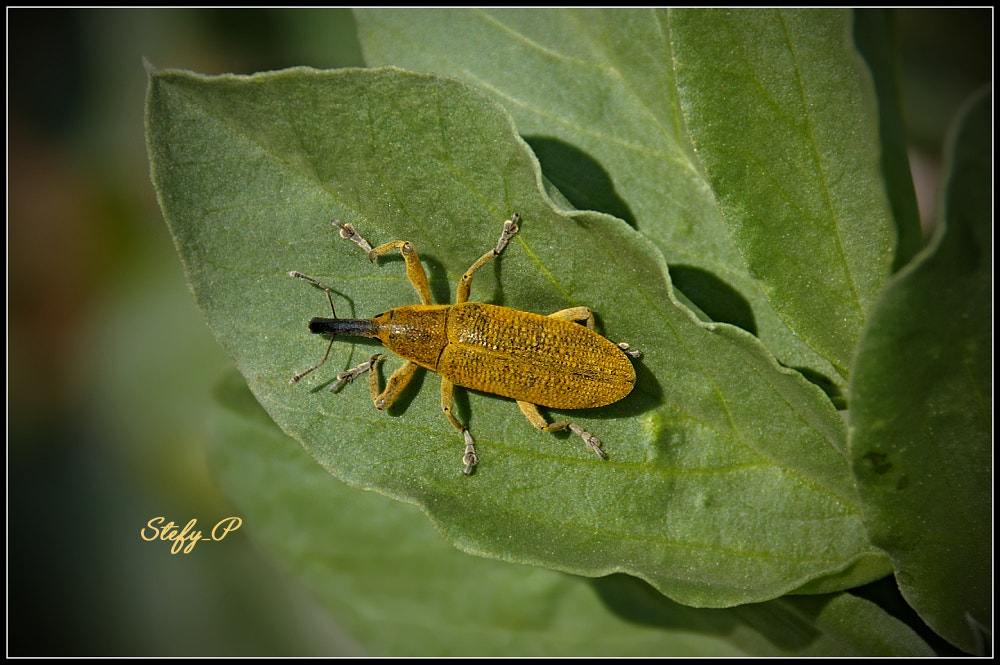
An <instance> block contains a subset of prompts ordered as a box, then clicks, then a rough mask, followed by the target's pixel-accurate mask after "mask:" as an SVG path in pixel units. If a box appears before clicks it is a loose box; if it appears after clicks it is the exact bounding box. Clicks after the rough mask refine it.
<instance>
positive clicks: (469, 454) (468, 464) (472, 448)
mask: <svg viewBox="0 0 1000 665" xmlns="http://www.w3.org/2000/svg"><path fill="white" fill-rule="evenodd" d="M462 436H464V437H465V454H464V455H463V456H462V462H463V463H464V464H465V469H463V470H462V473H464V474H465V475H467V476H469V475H472V469H473V468H474V467H475V466H476V465H477V464H479V456H477V455H476V445H475V444H474V443H473V442H472V434H470V433H469V430H467V429H463V430H462Z"/></svg>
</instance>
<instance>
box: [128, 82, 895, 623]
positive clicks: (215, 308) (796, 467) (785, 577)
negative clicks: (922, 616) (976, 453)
mask: <svg viewBox="0 0 1000 665" xmlns="http://www.w3.org/2000/svg"><path fill="white" fill-rule="evenodd" d="M147 130H148V143H149V151H150V158H151V162H152V174H153V181H154V184H155V185H156V188H157V192H158V195H159V198H160V203H161V207H162V209H163V211H164V216H165V218H166V220H167V222H168V224H169V225H170V228H171V232H172V234H173V237H174V240H175V243H176V245H177V249H178V252H179V253H180V255H181V258H182V261H183V263H184V266H185V270H186V273H187V278H188V280H189V283H190V285H191V288H192V291H193V292H194V294H195V297H196V299H197V301H198V303H199V305H200V307H201V308H202V310H203V312H204V314H205V317H206V320H207V322H208V324H209V327H210V328H211V329H212V331H213V332H214V334H215V335H216V337H217V338H218V339H219V341H220V342H221V343H222V345H223V346H224V347H225V348H226V350H227V351H228V352H229V353H230V355H231V356H232V357H233V358H234V359H235V360H236V364H237V368H238V369H239V370H240V372H241V373H242V374H243V376H244V377H246V379H247V382H248V384H249V386H250V388H251V390H252V391H253V393H254V395H255V396H256V398H257V399H258V400H259V401H260V402H261V404H262V405H263V406H264V408H265V409H266V410H267V412H268V413H269V414H270V416H271V417H272V418H273V419H274V420H275V422H276V423H278V425H279V426H280V427H281V428H282V429H283V430H284V431H285V432H287V433H288V434H290V435H291V436H293V437H294V438H295V439H296V440H298V441H300V442H301V443H302V444H303V445H304V446H305V447H306V449H307V450H308V451H309V452H310V453H311V454H312V455H313V457H314V458H316V459H317V460H318V461H319V462H320V463H321V464H322V465H323V466H324V467H326V468H327V469H328V470H329V471H330V472H331V473H333V474H335V475H337V476H338V477H339V478H341V479H343V480H345V481H346V482H348V483H349V484H352V485H356V486H359V487H364V488H371V489H376V490H378V491H379V492H381V493H383V494H385V495H388V496H391V497H394V498H397V499H401V500H403V501H407V502H410V503H414V504H416V505H419V506H420V507H422V508H423V509H424V511H425V512H427V513H428V515H429V516H430V517H431V519H432V520H433V521H434V523H435V524H436V525H437V526H438V528H439V529H440V530H441V531H442V532H443V533H444V534H445V536H446V537H447V538H448V539H449V540H450V541H451V542H453V543H454V544H455V545H457V546H458V547H459V548H461V549H464V550H466V551H468V552H473V553H477V554H482V555H485V556H491V557H496V558H502V559H506V560H509V561H515V562H521V563H533V564H538V565H543V566H546V567H550V568H556V569H559V570H563V571H568V572H575V573H581V574H586V575H591V576H597V575H605V574H608V573H612V572H627V573H630V574H633V575H636V576H638V577H641V578H643V579H645V580H647V581H649V582H650V583H651V584H653V585H654V586H655V587H656V588H657V589H658V590H660V591H661V592H663V593H665V594H666V595H668V596H669V597H671V598H673V599H675V600H678V601H680V602H684V603H686V604H691V605H696V606H715V607H719V606H727V605H733V604H737V603H745V602H751V601H759V600H764V599H768V598H774V597H777V596H780V595H782V594H784V593H787V592H790V591H793V590H797V589H798V590H802V591H810V592H822V591H834V590H839V589H843V588H848V587H851V586H855V585H857V584H861V583H864V582H867V581H870V580H872V579H876V578H878V577H880V576H882V575H884V574H885V573H886V572H887V571H888V568H887V560H886V559H885V557H884V555H883V554H882V553H880V552H879V551H878V550H876V549H874V548H873V547H872V546H871V545H870V544H869V543H868V541H867V536H866V534H865V531H864V529H863V526H862V522H861V514H860V509H859V506H858V499H857V496H856V492H855V489H854V487H853V479H852V477H851V475H850V472H849V468H848V464H847V461H846V459H845V446H846V442H845V437H846V432H845V428H844V425H843V422H842V421H841V419H840V417H839V416H838V414H837V413H836V411H835V410H834V408H833V406H832V405H831V403H830V401H829V400H828V399H827V398H826V396H825V395H824V394H823V393H822V392H821V391H820V390H819V389H817V388H816V387H815V386H813V385H812V384H810V383H808V382H806V381H805V380H804V379H803V378H802V376H801V375H800V374H798V373H797V372H792V371H790V370H786V369H784V368H782V367H780V366H779V365H778V364H777V363H776V362H775V361H774V359H773V358H772V357H771V356H770V355H769V354H768V353H767V352H766V351H765V350H764V348H763V347H762V346H761V344H760V343H759V342H758V340H756V339H755V338H754V337H752V336H751V335H748V334H746V333H745V332H743V331H741V330H739V329H736V328H733V327H731V326H726V325H718V324H710V323H709V324H704V323H700V322H699V321H698V320H697V319H696V318H695V317H694V316H692V314H691V313H690V312H689V311H688V310H687V309H685V308H683V307H682V306H680V305H678V304H677V303H676V301H675V300H674V299H673V296H672V293H671V290H670V285H669V279H668V277H667V271H666V266H665V264H664V263H663V259H662V257H661V255H660V254H659V253H658V252H657V251H656V249H655V248H654V247H653V246H652V245H651V244H650V243H649V242H648V241H646V240H645V238H644V237H643V236H641V235H640V234H638V233H636V232H635V231H634V230H633V229H631V228H630V227H628V226H627V225H625V224H623V223H622V222H621V221H620V220H617V219H614V218H611V217H608V216H605V215H601V214H597V213H562V212H558V211H557V210H556V209H555V208H554V205H553V203H552V202H551V200H550V199H549V198H548V197H547V196H546V195H545V194H544V193H543V192H544V190H543V184H542V178H541V174H540V172H539V170H538V165H537V162H535V160H534V158H533V156H532V153H531V151H530V150H528V149H527V147H526V145H525V144H524V143H523V142H522V141H521V140H520V138H519V137H518V134H517V131H516V129H515V128H514V126H513V124H512V123H511V120H510V118H509V117H508V116H507V115H506V114H505V113H504V112H503V110H502V109H501V108H500V107H499V106H498V105H497V104H495V103H494V102H492V101H491V100H490V99H488V98H487V97H486V96H484V95H482V94H481V93H478V92H476V91H474V90H473V89H470V88H468V87H466V86H465V85H463V84H460V83H458V82H456V81H453V80H448V79H441V78H436V77H429V76H422V75H416V74H411V73H407V72H402V71H399V70H395V69H380V70H341V71H336V72H319V71H315V70H308V69H295V70H286V71H283V72H277V73H270V74H262V75H257V76H252V77H236V76H222V77H215V78H207V77H201V76H197V75H194V74H190V73H183V72H177V71H163V72H155V73H152V74H151V79H150V88H149V94H148V100H147ZM513 212H519V213H521V214H522V216H523V223H522V231H521V233H520V234H519V235H518V236H517V237H516V239H515V240H514V241H513V242H512V243H511V246H510V247H508V249H507V250H506V252H505V254H504V256H503V257H502V258H501V259H500V260H498V261H496V262H494V264H493V265H492V266H491V267H488V268H487V269H485V270H483V271H480V273H477V277H476V283H475V285H474V289H473V299H480V300H485V301H491V302H497V303H499V304H503V305H506V306H510V307H514V308H517V309H524V310H531V311H536V312H542V313H544V312H551V311H555V310H557V309H562V308H565V307H569V306H575V305H588V306H590V307H592V308H593V309H594V311H595V312H596V313H597V314H598V316H599V321H600V324H601V327H602V332H604V333H605V334H607V336H608V337H609V338H611V339H614V340H628V341H629V342H630V343H632V344H634V345H635V346H637V347H638V348H641V349H643V350H644V351H645V353H646V355H645V357H644V359H643V360H642V361H641V362H640V363H639V364H638V382H637V388H636V390H635V391H634V392H633V394H632V395H630V396H629V397H628V398H626V399H625V400H623V401H621V402H619V403H618V404H615V405H612V406H610V407H606V408H603V409H596V410H590V411H581V412H574V413H573V414H572V416H571V417H572V418H573V419H574V421H576V422H578V423H579V424H580V425H581V426H583V427H585V428H586V429H588V430H589V431H592V432H594V433H596V434H598V435H599V436H601V438H602V440H603V441H604V442H605V450H606V451H607V452H608V454H609V456H610V459H609V460H608V461H607V462H603V463H602V462H600V461H599V460H597V459H596V458H594V457H593V456H592V455H591V454H590V453H589V452H588V451H586V450H585V449H584V447H583V446H582V445H581V444H580V442H579V440H578V439H576V438H575V437H568V438H566V437H564V438H560V437H553V436H552V435H548V434H544V433H540V432H537V431H535V430H533V429H532V428H531V427H530V425H529V424H528V423H527V422H526V421H525V420H524V419H523V418H521V417H520V416H519V414H518V413H517V410H516V407H515V406H514V404H513V403H512V402H510V401H508V400H503V399H499V398H495V397H491V396H484V395H481V394H477V393H471V392H469V393H467V392H465V391H459V393H458V397H457V403H456V405H457V410H458V415H459V417H460V418H461V419H462V420H463V421H466V422H469V425H470V428H471V430H472V432H473V433H474V435H475V436H476V438H477V444H478V450H479V454H480V459H481V463H480V465H479V467H478V468H477V473H476V475H474V476H473V477H471V478H466V477H463V476H462V475H461V463H460V459H461V455H462V445H461V437H459V436H458V434H457V433H456V432H455V431H454V429H453V428H452V427H451V426H450V425H449V424H448V422H447V421H446V419H445V418H444V416H443V415H442V413H441V411H440V405H439V401H438V395H437V390H436V388H437V378H436V377H426V376H424V377H422V378H420V379H418V380H417V381H416V382H415V385H413V386H412V387H411V389H410V390H409V391H408V392H407V393H406V395H405V396H404V399H403V400H402V401H403V403H402V404H399V405H397V406H396V407H394V408H393V409H392V410H390V412H389V413H388V414H379V413H377V412H375V411H374V410H373V409H372V406H371V401H370V399H369V396H368V394H367V390H365V389H364V387H363V386H351V387H350V388H349V389H345V390H343V391H342V392H341V393H340V394H338V395H330V394H328V393H326V392H325V391H324V388H326V387H327V386H329V385H330V383H331V382H332V381H333V377H334V376H335V373H336V372H337V371H339V370H340V369H344V368H347V367H351V366H354V365H356V364H357V363H358V362H359V361H360V360H363V359H364V358H366V357H367V356H368V355H370V353H371V349H372V347H371V346H368V345H365V344H360V345H352V344H349V343H346V342H341V343H338V344H336V345H335V347H334V351H333V353H332V354H331V362H330V363H329V364H328V366H327V367H324V368H323V369H322V370H320V371H319V372H317V373H316V374H314V375H310V377H309V379H308V380H306V381H305V382H303V384H300V385H297V386H289V385H288V379H289V377H291V376H292V375H293V374H295V373H297V372H298V371H300V370H302V369H304V368H305V367H308V366H310V365H312V364H313V363H315V362H316V361H317V360H318V359H319V358H320V356H321V355H322V353H323V351H324V349H325V346H326V341H325V340H324V339H318V338H316V337H313V336H310V335H309V334H308V331H307V329H306V322H307V321H308V320H309V318H310V317H311V316H314V315H323V314H325V312H324V309H325V308H326V304H325V298H324V297H323V294H322V293H321V292H320V291H318V290H316V289H314V288H312V287H310V286H309V285H307V284H305V283H303V282H301V281H298V280H292V279H289V278H288V276H287V271H288V270H289V269H292V268H294V269H297V270H301V271H302V272H305V273H307V274H311V275H313V276H314V277H316V278H318V279H320V280H322V281H324V282H327V283H329V284H332V285H334V287H335V288H336V289H337V297H338V298H342V299H344V300H346V302H347V305H346V306H345V305H344V304H343V301H341V303H340V304H339V305H338V307H339V308H340V313H341V315H347V316H354V315H357V316H370V315H372V314H374V313H376V312H379V311H384V310H386V309H389V308H391V307H395V306H400V305H405V304H409V303H413V302H414V301H415V300H416V298H415V295H414V293H413V289H412V287H411V286H410V285H409V283H408V282H407V281H406V278H405V274H404V271H403V270H402V266H401V262H400V261H398V260H397V259H393V258H391V257H390V258H387V259H385V260H382V261H380V262H379V265H376V266H373V265H371V264H370V263H369V262H368V261H367V260H366V259H365V257H364V255H363V254H361V253H360V252H359V251H358V250H357V248H355V247H353V246H351V245H350V244H349V243H346V242H344V241H343V240H340V239H339V238H337V237H336V234H335V233H334V229H333V228H332V227H330V226H329V225H328V223H327V222H326V220H329V219H330V218H333V217H338V218H341V219H343V220H345V221H350V222H352V223H354V224H355V226H356V227H357V228H358V229H359V230H360V231H362V232H363V233H365V234H366V235H367V236H368V239H369V240H371V241H372V242H375V243H378V242H385V241H389V240H395V239H400V238H402V239H407V240H410V241H412V242H413V243H414V246H415V247H416V248H417V250H418V251H419V252H421V257H422V259H423V262H424V264H425V265H426V266H427V267H428V269H429V272H430V275H429V276H430V279H431V290H432V292H433V294H434V296H435V299H436V300H438V301H439V302H448V301H449V299H450V293H451V292H453V290H454V289H453V285H454V284H455V283H456V282H457V280H458V278H459V277H460V276H461V274H462V273H463V272H464V271H465V270H466V269H467V268H468V266H469V265H470V264H471V263H472V262H473V261H474V260H475V259H476V258H478V257H479V256H480V254H481V253H482V252H483V251H485V250H486V249H487V248H488V247H490V246H492V245H493V244H494V243H495V242H496V237H497V234H498V233H499V229H500V224H501V222H502V220H503V219H504V218H506V217H507V216H509V215H510V214H511V213H513ZM421 387H426V389H425V390H423V391H420V392H423V393H424V394H423V395H418V394H417V393H418V391H419V389H420V388H421Z"/></svg>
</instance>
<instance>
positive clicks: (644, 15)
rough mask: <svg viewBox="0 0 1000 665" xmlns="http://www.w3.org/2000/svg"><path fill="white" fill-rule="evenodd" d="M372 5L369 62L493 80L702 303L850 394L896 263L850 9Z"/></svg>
mask: <svg viewBox="0 0 1000 665" xmlns="http://www.w3.org/2000/svg"><path fill="white" fill-rule="evenodd" d="M356 14H357V16H358V23H359V34H360V38H361V42H362V46H363V49H364V52H365V59H366V61H367V62H368V63H369V64H370V65H372V64H393V65H399V66H403V67H406V68H408V69H414V70H418V71H428V72H434V73H442V74H448V75H451V76H456V77H459V78H461V79H463V80H466V81H468V82H470V83H473V84H476V85H478V86H481V87H482V88H485V89H486V90H488V91H490V92H491V93H492V94H493V95H494V96H495V97H496V99H497V100H498V101H500V102H501V103H502V104H503V105H504V106H505V108H507V110H508V111H509V112H510V113H511V114H512V115H513V117H514V119H515V121H516V122H517V125H518V128H519V130H520V131H521V132H522V134H524V135H525V136H527V137H528V141H529V143H531V144H532V146H533V147H535V148H536V150H538V152H539V156H540V159H541V162H542V166H543V169H544V170H545V173H546V175H547V176H548V177H549V178H550V179H551V180H552V181H553V182H554V183H555V185H556V186H557V187H559V188H560V189H561V190H562V191H563V193H564V194H566V195H567V196H568V197H569V199H570V200H571V201H573V202H574V203H575V204H576V205H577V206H578V207H581V208H592V209H597V210H603V211H606V212H611V213H614V214H618V215H619V216H622V215H624V216H626V218H627V219H629V220H630V221H632V222H633V223H634V224H635V226H636V227H637V228H638V229H639V230H640V231H642V232H643V233H644V234H646V235H647V236H648V237H649V238H650V239H651V240H653V242H654V243H655V244H656V246H657V247H658V248H659V249H660V250H661V251H662V252H663V254H664V256H666V258H667V262H668V263H669V264H670V266H671V272H672V274H673V276H674V278H675V279H674V281H675V283H676V284H677V285H678V286H679V288H680V290H681V291H683V292H684V293H685V294H686V295H687V296H689V297H690V298H691V299H692V300H694V302H695V303H696V304H698V305H699V307H701V309H703V310H704V311H705V312H706V313H708V314H709V315H711V316H712V317H713V318H714V319H715V320H717V321H726V322H730V323H734V324H736V325H739V326H741V327H743V328H745V329H747V330H749V331H751V332H754V333H755V334H757V335H758V336H759V337H760V339H761V340H762V341H763V342H764V343H765V345H766V346H767V347H768V348H769V349H770V350H771V351H772V352H773V353H774V354H775V355H776V357H778V358H779V359H780V360H781V361H782V362H783V363H784V364H786V365H788V366H794V367H801V368H803V369H804V370H807V371H808V373H809V375H810V376H812V377H814V379H816V380H817V381H819V382H820V383H821V385H822V384H825V383H829V384H832V386H838V387H839V388H841V389H843V388H844V387H845V386H846V381H847V378H848V377H849V373H850V362H851V358H852V357H853V354H854V348H855V345H856V343H857V339H858V336H859V335H860V333H861V330H862V328H863V326H864V323H865V318H866V316H867V312H868V310H869V309H870V308H871V305H872V303H873V302H874V301H875V298H876V297H877V295H878V293H879V290H880V288H881V284H882V282H883V281H884V279H885V277H886V276H887V275H888V273H889V268H890V265H891V263H892V258H893V251H892V242H893V220H892V216H891V213H890V209H889V205H888V202H887V199H886V195H885V192H884V187H883V181H882V173H881V170H880V161H879V158H880V151H879V140H878V133H877V128H878V115H877V110H876V108H877V107H876V100H875V91H874V88H873V86H872V84H871V80H870V74H869V73H868V70H867V68H866V67H865V65H864V63H863V61H862V60H861V58H860V57H859V56H858V54H857V51H856V49H855V48H854V45H853V40H852V34H851V14H850V13H849V12H846V11H831V10H749V11H732V10H726V11H706V10H701V9H696V10H617V9H616V10H544V11H539V10H534V9H525V10H506V9H500V10H491V11H483V10H439V11H435V12H428V11H423V10H421V11H407V10H399V11H385V10H366V11H361V12H356ZM904 159H905V157H904ZM903 164H904V167H905V162H904V163H903ZM588 172H589V173H590V176H589V177H588V176H587V175H586V174H587V173H588ZM583 188H585V189H583ZM832 386H831V387H829V388H828V389H831V390H832Z"/></svg>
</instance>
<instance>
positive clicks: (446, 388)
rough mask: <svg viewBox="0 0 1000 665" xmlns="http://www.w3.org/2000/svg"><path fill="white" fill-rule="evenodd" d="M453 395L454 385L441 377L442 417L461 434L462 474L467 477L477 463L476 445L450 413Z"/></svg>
mask: <svg viewBox="0 0 1000 665" xmlns="http://www.w3.org/2000/svg"><path fill="white" fill-rule="evenodd" d="M454 395H455V385H454V384H453V383H452V382H451V381H449V380H448V379H446V378H444V377H443V376H442V377H441V409H442V410H443V411H444V415H446V416H448V421H449V422H450V423H451V424H452V426H453V427H454V428H455V429H457V430H458V431H459V432H461V433H462V437H463V438H464V439H465V454H464V455H463V456H462V462H463V463H464V464H465V469H464V470H463V471H462V473H464V474H465V475H467V476H468V475H469V474H471V473H472V468H473V467H474V466H476V464H478V463H479V457H478V456H477V455H476V445H475V443H473V441H472V434H470V433H469V428H468V427H466V426H465V425H463V424H462V423H460V422H459V421H458V418H456V417H455V415H454V414H453V413H452V412H451V407H452V400H453V399H454Z"/></svg>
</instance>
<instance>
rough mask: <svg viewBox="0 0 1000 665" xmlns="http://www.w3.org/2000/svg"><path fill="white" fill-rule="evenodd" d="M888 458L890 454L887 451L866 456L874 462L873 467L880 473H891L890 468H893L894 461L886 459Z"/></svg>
mask: <svg viewBox="0 0 1000 665" xmlns="http://www.w3.org/2000/svg"><path fill="white" fill-rule="evenodd" d="M888 458H889V456H888V455H886V454H885V453H868V454H866V455H865V457H864V459H866V460H868V461H869V462H871V463H872V469H873V470H874V471H875V473H877V474H879V475H882V474H886V473H889V470H890V469H892V462H888V461H886V460H888ZM904 477H905V476H904Z"/></svg>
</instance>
